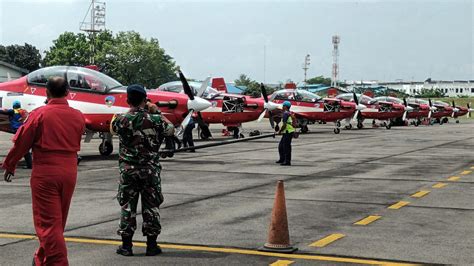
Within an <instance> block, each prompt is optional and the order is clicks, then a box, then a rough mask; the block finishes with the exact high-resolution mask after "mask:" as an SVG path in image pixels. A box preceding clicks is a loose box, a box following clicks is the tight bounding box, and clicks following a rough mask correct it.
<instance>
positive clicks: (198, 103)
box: [188, 97, 211, 112]
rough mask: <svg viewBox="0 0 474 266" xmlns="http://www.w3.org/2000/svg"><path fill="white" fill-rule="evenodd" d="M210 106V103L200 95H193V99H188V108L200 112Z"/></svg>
mask: <svg viewBox="0 0 474 266" xmlns="http://www.w3.org/2000/svg"><path fill="white" fill-rule="evenodd" d="M209 107H211V103H210V102H209V101H208V100H205V99H203V98H200V97H194V100H190V99H188V110H191V109H193V110H194V111H196V112H200V111H202V110H205V109H207V108H209Z"/></svg>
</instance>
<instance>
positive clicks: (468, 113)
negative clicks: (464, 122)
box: [467, 103, 474, 118]
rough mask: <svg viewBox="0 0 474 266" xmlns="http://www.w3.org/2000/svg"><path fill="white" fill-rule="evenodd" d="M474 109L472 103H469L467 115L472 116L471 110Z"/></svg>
mask: <svg viewBox="0 0 474 266" xmlns="http://www.w3.org/2000/svg"><path fill="white" fill-rule="evenodd" d="M472 111H474V109H471V103H468V104H467V117H469V118H471V112H472Z"/></svg>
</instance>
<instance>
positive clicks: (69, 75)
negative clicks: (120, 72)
mask: <svg viewBox="0 0 474 266" xmlns="http://www.w3.org/2000/svg"><path fill="white" fill-rule="evenodd" d="M53 76H59V77H64V78H66V80H67V81H68V83H69V86H70V87H71V89H72V90H81V91H90V92H98V93H108V92H109V91H110V90H112V89H118V88H122V87H124V86H123V85H122V84H120V82H118V81H116V80H115V79H113V78H111V77H109V76H107V75H105V74H103V73H101V72H98V71H95V70H91V69H88V68H84V67H75V66H52V67H45V68H41V69H38V70H36V71H33V72H31V73H30V74H28V76H27V79H28V84H33V85H39V86H46V83H47V82H48V79H49V78H50V77H53Z"/></svg>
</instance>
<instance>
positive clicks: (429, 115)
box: [428, 109, 431, 119]
mask: <svg viewBox="0 0 474 266" xmlns="http://www.w3.org/2000/svg"><path fill="white" fill-rule="evenodd" d="M430 118H431V109H430V112H429V113H428V119H430Z"/></svg>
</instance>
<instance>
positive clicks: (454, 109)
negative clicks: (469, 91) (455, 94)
mask: <svg viewBox="0 0 474 266" xmlns="http://www.w3.org/2000/svg"><path fill="white" fill-rule="evenodd" d="M452 103H453V112H452V113H451V117H454V115H455V114H456V113H457V112H459V108H457V107H456V104H455V103H454V100H453V101H452Z"/></svg>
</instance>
